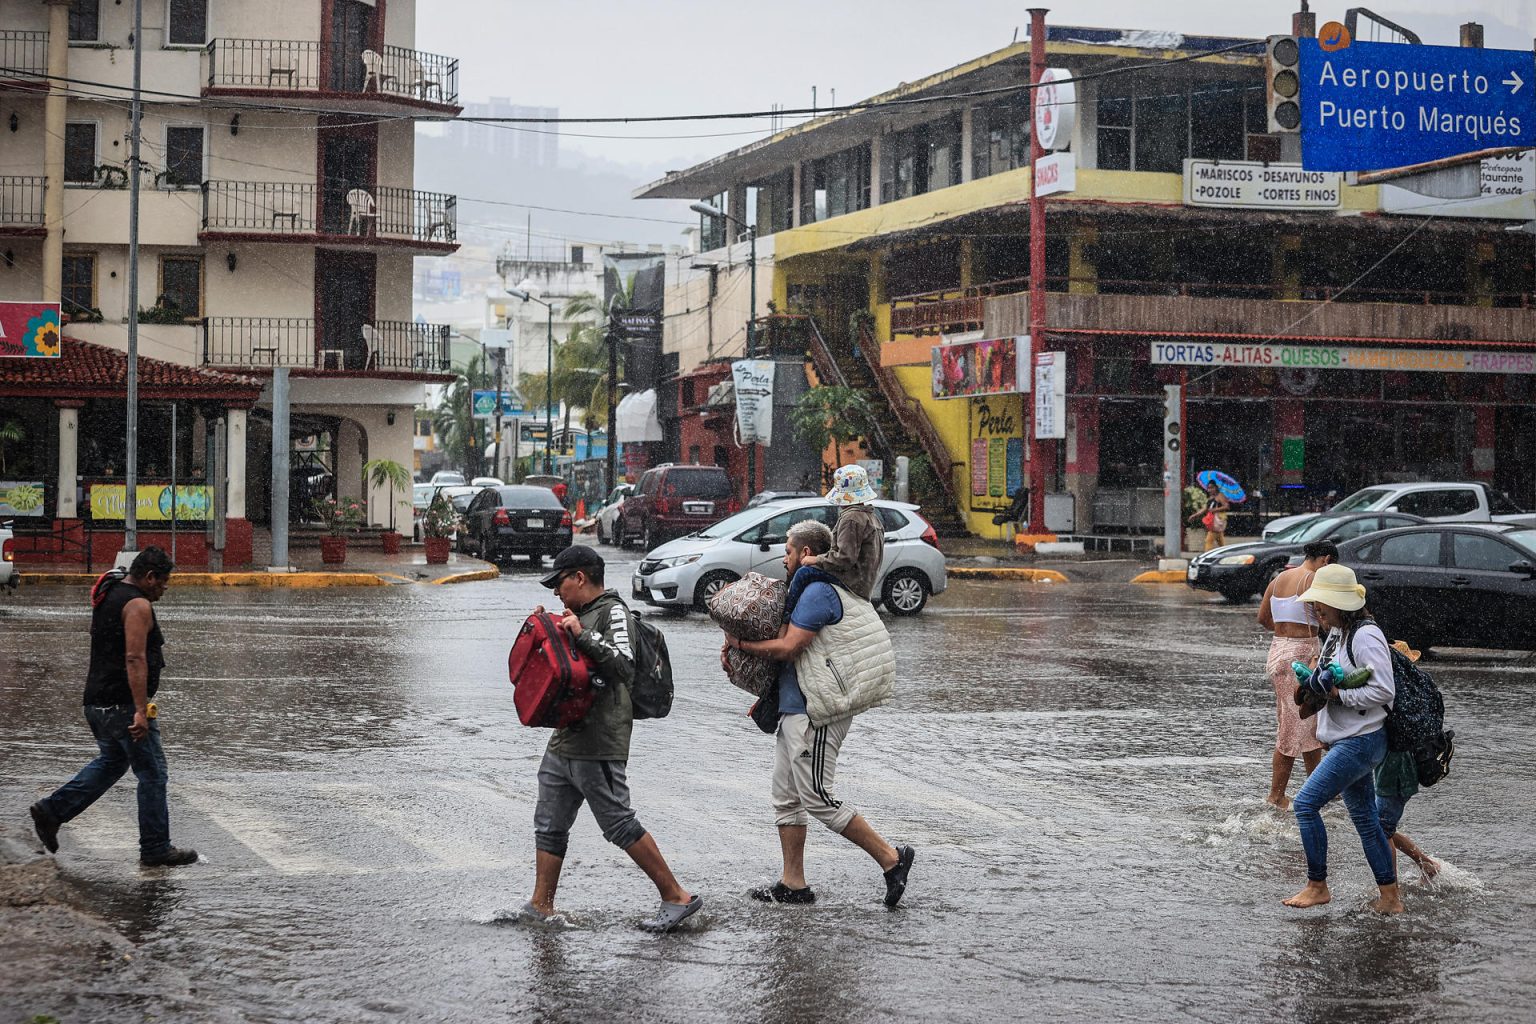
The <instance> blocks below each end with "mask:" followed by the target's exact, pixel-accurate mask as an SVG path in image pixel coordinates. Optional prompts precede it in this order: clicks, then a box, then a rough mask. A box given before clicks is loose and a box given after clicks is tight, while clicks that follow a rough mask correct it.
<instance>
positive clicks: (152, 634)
mask: <svg viewBox="0 0 1536 1024" xmlns="http://www.w3.org/2000/svg"><path fill="white" fill-rule="evenodd" d="M173 569H175V566H174V565H172V564H171V560H170V558H169V557H167V556H166V553H165V552H164V551H162V550H160V549H159V548H156V547H148V548H145V549H144V550H143V551H141V552H139V555H138V557H137V558H135V559H134V560H133V564H132V565H130V566H129V567H128V571H127V573H126V574H124V573H123V572H122V571H121V570H114V571H113V572H109V573H107V574H105V575H104V576H102V577H101V579H99V580H97V581H96V586H94V587H93V588H91V666H90V669H89V671H88V672H87V673H86V679H85V700H84V703H85V720H86V722H87V723H88V724H89V725H90V727H91V734H92V735H93V736H95V737H96V746H97V748H98V749H99V750H100V753H99V754H97V756H96V760H94V761H92V762H91V763H90V764H88V765H86V766H85V767H84V768H82V769H80V774H78V775H76V776H75V777H74V778H73V779H72V780H70V781H69V782H67V783H65V784H64V785H63V786H61V787H60V788H59V789H58V790H57V791H56V792H55V793H54V794H53V795H52V796H49V797H47V798H45V799H43V800H39V801H38V802H37V803H35V804H33V805H32V808H31V811H32V824H33V826H34V827H35V828H36V829H37V836H38V838H39V839H41V840H42V841H43V846H45V847H46V848H47V850H48V852H49V853H56V852H58V849H59V827H60V826H61V825H63V824H64V823H65V822H67V821H71V820H73V819H74V818H75V817H76V816H78V815H79V814H80V813H81V812H82V811H84V810H85V809H86V808H87V807H89V806H91V804H93V803H95V802H96V800H97V799H98V798H99V797H100V796H101V795H102V794H103V793H105V792H106V791H107V790H109V789H111V788H112V786H113V784H114V783H116V782H117V780H118V779H120V778H122V777H123V773H124V772H126V771H127V770H128V769H130V768H132V769H133V774H134V776H135V777H136V778H137V779H138V780H139V794H138V795H139V863H140V864H142V865H144V866H146V867H160V866H169V867H175V866H178V865H181V864H191V863H192V862H194V861H195V860H197V851H196V850H179V849H177V848H176V847H174V846H172V845H171V819H170V812H169V810H168V809H167V807H166V801H165V783H166V770H165V752H164V751H163V750H162V749H161V747H160V727H159V725H158V724H157V723H156V721H155V719H154V717H153V713H152V709H153V705H151V704H150V703H149V699H150V698H151V697H153V696H154V695H155V691H156V690H157V689H159V687H160V670H161V669H162V668H164V667H165V656H164V654H163V648H164V647H165V638H164V637H163V636H161V634H160V623H159V622H158V621H157V620H156V618H155V610H154V608H153V607H152V605H153V604H154V602H156V601H158V600H160V598H161V597H162V596H164V594H165V589H166V587H167V586H169V585H170V582H171V571H172V570H173Z"/></svg>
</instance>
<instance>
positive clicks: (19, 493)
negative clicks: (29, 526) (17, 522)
mask: <svg viewBox="0 0 1536 1024" xmlns="http://www.w3.org/2000/svg"><path fill="white" fill-rule="evenodd" d="M42 514H43V482H42V481H41V480H0V519H10V518H11V517H12V516H40V515H42Z"/></svg>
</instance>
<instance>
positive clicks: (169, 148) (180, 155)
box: [165, 125, 203, 187]
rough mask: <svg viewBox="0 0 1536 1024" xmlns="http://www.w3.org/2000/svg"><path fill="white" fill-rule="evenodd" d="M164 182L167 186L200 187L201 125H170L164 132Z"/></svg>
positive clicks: (201, 166)
mask: <svg viewBox="0 0 1536 1024" xmlns="http://www.w3.org/2000/svg"><path fill="white" fill-rule="evenodd" d="M165 182H166V184H167V185H173V186H182V187H185V186H188V185H193V186H195V185H201V184H202V182H203V129H202V126H201V125H172V126H170V127H168V128H166V130H165Z"/></svg>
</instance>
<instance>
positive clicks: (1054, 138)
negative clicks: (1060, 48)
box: [1035, 68, 1077, 150]
mask: <svg viewBox="0 0 1536 1024" xmlns="http://www.w3.org/2000/svg"><path fill="white" fill-rule="evenodd" d="M1073 77H1075V76H1074V75H1073V74H1072V72H1070V71H1068V70H1067V69H1066V68H1046V69H1045V70H1044V71H1042V72H1041V73H1040V85H1039V87H1038V88H1037V89H1035V137H1036V138H1038V139H1039V140H1040V145H1041V146H1042V147H1044V148H1045V149H1048V150H1057V149H1066V148H1067V147H1068V146H1070V145H1072V129H1073V128H1074V127H1076V126H1077V85H1076V84H1075V83H1074V82H1072V81H1070V79H1072V78H1073Z"/></svg>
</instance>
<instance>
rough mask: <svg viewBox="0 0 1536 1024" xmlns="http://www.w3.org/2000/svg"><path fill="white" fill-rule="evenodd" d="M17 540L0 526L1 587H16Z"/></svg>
mask: <svg viewBox="0 0 1536 1024" xmlns="http://www.w3.org/2000/svg"><path fill="white" fill-rule="evenodd" d="M15 547H16V540H15V537H14V536H13V535H12V534H11V531H10V530H9V529H7V528H6V527H4V526H0V587H4V586H12V587H14V586H15V585H16V584H17V582H18V580H17V578H16V552H15Z"/></svg>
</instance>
